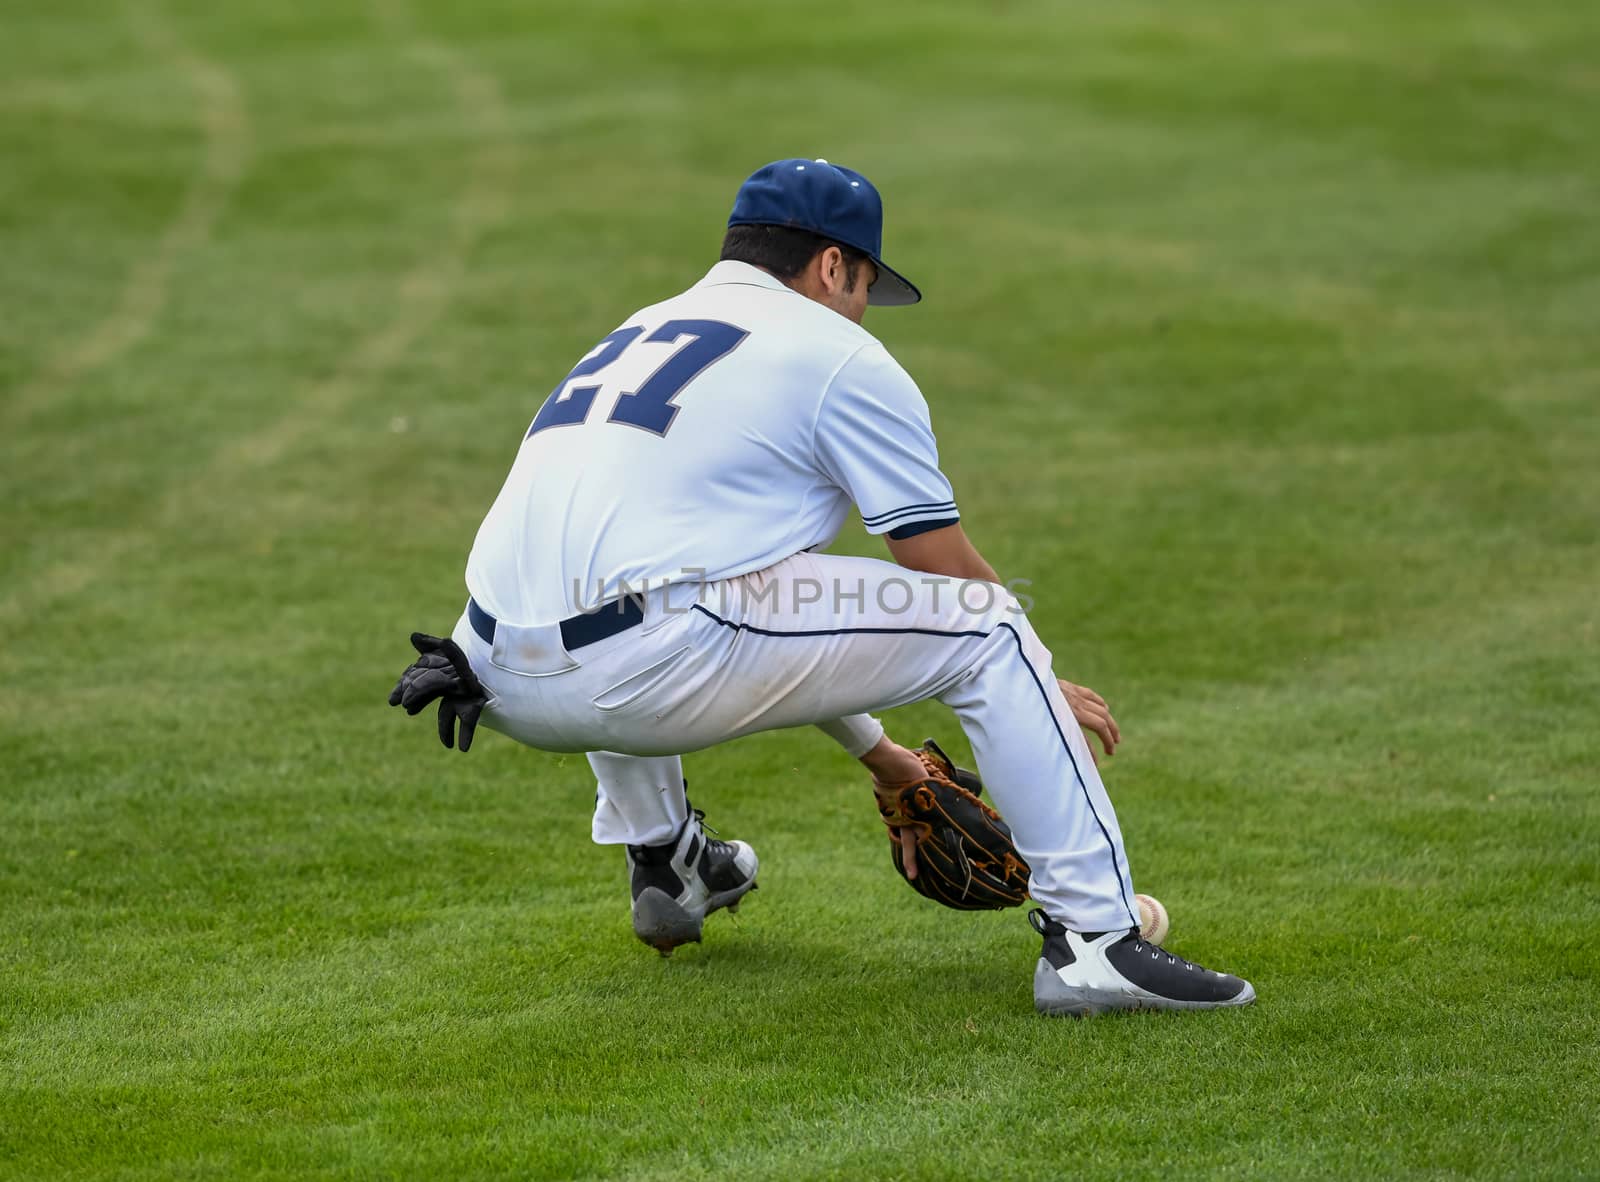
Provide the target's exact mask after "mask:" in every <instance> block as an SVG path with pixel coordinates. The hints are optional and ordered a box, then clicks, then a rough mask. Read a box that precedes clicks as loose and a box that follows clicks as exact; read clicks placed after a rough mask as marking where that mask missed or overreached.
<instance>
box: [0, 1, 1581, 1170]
mask: <svg viewBox="0 0 1600 1182" xmlns="http://www.w3.org/2000/svg"><path fill="white" fill-rule="evenodd" d="M0 27H3V28H4V29H5V30H6V35H5V36H4V37H3V38H0V161H3V164H0V259H3V263H0V275H3V284H0V391H3V402H0V486H3V492H4V496H5V499H6V504H7V506H8V512H7V513H6V514H5V515H4V519H3V522H0V542H3V545H0V627H3V628H4V634H5V637H6V640H5V643H4V646H3V649H0V680H3V685H4V688H3V690H0V709H3V716H4V721H3V722H0V768H3V792H0V1175H5V1176H11V1177H26V1178H53V1177H60V1178H85V1179H87V1178H105V1177H114V1178H150V1179H157V1178H162V1179H164V1178H202V1177H204V1178H234V1177H282V1178H306V1177H326V1178H350V1177H428V1178H459V1177H469V1176H508V1177H509V1176H519V1177H541V1178H560V1177H601V1176H608V1177H629V1178H674V1179H676V1178H697V1177H703V1178H716V1179H722V1178H728V1177H763V1178H765V1177H772V1178H777V1177H783V1178H839V1179H852V1178H862V1177H874V1178H918V1179H943V1178H952V1179H954V1178H973V1177H980V1176H981V1177H984V1178H987V1179H1011V1178H1016V1179H1031V1178H1046V1177H1050V1178H1060V1177H1075V1176H1088V1177H1100V1176H1103V1177H1170V1176H1172V1175H1173V1173H1174V1172H1178V1173H1187V1174H1202V1175H1223V1176H1257V1177H1285V1176H1335V1175H1340V1176H1348V1177H1366V1176H1376V1175H1385V1176H1397V1175H1405V1176H1472V1177H1516V1176H1543V1177H1575V1176H1581V1175H1590V1176H1593V1175H1594V1173H1595V1171H1596V1166H1595V1159H1594V1156H1593V1151H1594V1145H1595V1138H1596V1135H1597V1129H1596V1118H1595V1103H1596V1100H1597V1097H1600V1065H1597V1054H1600V1053H1597V1051H1596V1047H1597V1045H1600V1019H1597V1017H1596V1013H1595V999H1596V996H1597V978H1600V956H1597V954H1596V951H1595V941H1596V936H1597V934H1600V904H1597V886H1600V806H1597V803H1596V794H1595V785H1596V777H1597V771H1600V726H1597V723H1596V717H1597V716H1596V707H1597V702H1600V659H1597V658H1600V638H1597V636H1596V625H1597V621H1600V223H1597V222H1596V219H1595V209H1596V200H1597V197H1600V188H1597V177H1600V140H1597V139H1596V137H1595V128H1596V126H1600V73H1597V69H1596V65H1595V63H1596V61H1597V60H1600V21H1597V20H1596V18H1595V14H1594V12H1593V9H1592V5H1587V4H1581V3H1573V2H1571V0H1520V2H1519V3H1516V4H1510V5H1507V4H1502V3H1491V2H1490V0H1457V2H1454V3H1450V4H1443V3H1431V2H1425V0H1409V2H1401V0H1366V2H1362V3H1354V2H1329V3H1322V4H1311V3H1298V2H1292V0H1285V2H1282V3H1273V4H1269V3H1265V2H1262V3H1244V2H1242V0H1216V2H1213V3H1209V4H1205V5H1177V4H1169V5H1158V4H1152V3H1142V2H1134V3H1123V4H1090V3H1052V2H1045V0H1034V2H1026V0H1014V2H1006V3H999V2H995V3H986V4H975V3H969V2H966V0H961V2H954V0H952V2H949V3H932V2H928V0H919V2H915V3H913V2H911V0H905V2H902V3H894V2H890V0H876V2H874V3H871V4H860V3H851V4H845V3H835V2H831V0H829V2H825V3H813V4H806V5H777V4H773V5H754V4H734V3H730V2H727V0H713V2H702V3H700V4H696V5H673V4H664V3H659V2H657V3H648V2H645V0H629V2H621V0H612V2H606V3H588V4H583V5H562V6H557V5H553V4H543V3H540V4H529V3H526V2H523V0H496V2H494V3H475V4H471V5H446V4H444V3H442V2H435V3H431V4H423V3H422V2H421V0H417V4H416V6H415V7H413V8H408V7H406V6H405V3H404V0H375V2H374V3H373V4H372V5H371V6H362V5H360V4H353V3H345V2H339V3H318V4H314V5H313V4H305V5H295V4H283V3H267V2H266V0H248V2H247V0H230V2H229V3H227V4H206V3H201V2H199V0H182V2H180V0H166V2H165V3H162V4H157V3H154V0H129V3H127V4H126V5H124V6H123V7H120V8H118V7H115V6H113V5H109V4H100V3H90V2H88V0H65V2H62V3H56V4H51V5H39V4H25V3H24V2H23V0H3V4H0ZM796 153H804V154H815V155H824V156H827V157H829V158H831V159H835V160H839V161H842V162H847V163H850V164H852V165H855V166H857V167H860V168H862V169H863V170H865V171H867V172H868V173H869V175H871V176H873V177H874V179H875V180H877V181H878V182H879V184H880V185H881V187H882V188H883V190H884V192H885V195H886V199H887V202H888V206H889V225H888V257H889V259H890V261H891V262H893V263H894V264H895V265H896V266H898V267H901V268H903V269H904V270H905V271H906V272H907V273H908V274H910V275H911V276H912V277H913V278H915V279H916V280H918V281H919V282H920V283H921V284H922V285H923V287H924V289H925V291H926V292H927V295H928V299H927V302H926V304H925V305H924V306H923V307H921V308H918V309H914V310H910V311H892V310H891V311H882V312H875V313H874V314H873V315H872V316H871V317H870V318H869V321H868V326H869V327H870V328H872V329H874V330H875V331H876V332H878V333H879V334H880V335H881V336H882V337H883V339H884V340H885V341H886V342H887V343H888V344H889V346H890V347H891V348H892V349H893V350H894V351H895V352H896V354H897V355H898V356H899V357H900V358H901V359H902V360H903V361H904V362H905V363H906V365H907V366H908V368H909V369H910V370H911V371H912V373H913V374H914V375H915V376H917V377H918V378H919V380H920V381H921V383H922V385H923V388H924V390H925V391H926V393H927V395H928V398H929V401H930V403H931V404H932V406H933V409H934V418H935V425H936V427H937V429H938V431H939V434H940V439H941V443H942V447H943V451H944V456H945V460H946V466H947V468H948V470H949V472H950V474H951V476H952V478H953V480H954V482H955V485H956V489H957V495H958V498H959V500H960V502H961V504H962V506H963V509H964V512H965V516H966V522H967V525H968V528H969V531H970V532H971V533H972V535H973V536H974V537H975V539H976V540H977V541H978V543H979V545H980V546H981V547H983V549H984V550H985V552H986V553H987V554H988V555H989V557H990V558H991V559H992V560H993V561H994V563H995V565H996V566H997V567H998V568H999V569H1000V570H1001V571H1002V573H1003V574H1004V575H1006V576H1019V577H1026V578H1029V579H1032V580H1033V582H1034V587H1033V594H1034V597H1035V599H1036V600H1037V608H1036V610H1035V613H1034V618H1035V621H1036V623H1037V625H1038V627H1039V630H1040V632H1041V633H1042V634H1043V635H1044V637H1045V638H1046V641H1047V642H1048V643H1049V644H1050V645H1051V647H1052V648H1053V650H1054V651H1055V653H1056V654H1057V660H1058V665H1059V671H1060V672H1062V673H1063V674H1066V675H1070V676H1072V677H1073V678H1074V679H1075V680H1079V681H1083V682H1086V683H1088V684H1091V685H1093V686H1095V687H1096V688H1098V689H1100V690H1101V691H1102V692H1103V693H1105V695H1106V696H1107V697H1108V698H1109V699H1110V700H1111V702H1112V704H1113V706H1114V707H1115V708H1116V710H1117V712H1118V715H1119V718H1120V721H1121V723H1122V729H1123V732H1124V735H1125V738H1126V745H1125V748H1124V749H1123V751H1122V752H1120V753H1119V754H1118V755H1117V756H1116V757H1115V759H1114V760H1113V761H1112V765H1111V766H1109V767H1108V768H1107V771H1106V774H1107V778H1108V782H1109V784H1110V787H1111V790H1112V793H1113V796H1114V798H1115V799H1116V801H1117V802H1118V805H1119V809H1120V816H1121V820H1122V825H1123V828H1124V831H1125V833H1126V834H1127V839H1128V845H1129V850H1130V853H1131V857H1132V860H1133V866H1134V874H1135V881H1136V883H1137V884H1138V885H1139V886H1140V887H1141V888H1142V889H1146V890H1149V891H1152V892H1154V893H1156V894H1158V895H1160V896H1162V897H1163V898H1164V899H1165V901H1166V902H1167V903H1168V905H1169V907H1170V909H1171V911H1172V914H1173V922H1174V936H1173V939H1172V940H1171V944H1172V946H1173V947H1174V948H1175V949H1177V950H1178V951H1180V952H1183V953H1185V954H1188V955H1192V956H1195V957H1197V958H1199V959H1201V960H1203V961H1208V962H1214V963H1218V964H1221V965H1223V966H1225V967H1228V968H1232V969H1235V970H1237V971H1240V972H1242V973H1245V974H1247V975H1248V976H1250V977H1251V978H1252V979H1253V980H1254V981H1255V983H1256V985H1257V988H1258V990H1259V993H1260V998H1261V1000H1260V1002H1259V1004H1258V1005H1257V1006H1255V1007H1254V1008H1253V1009H1251V1010H1249V1011H1245V1012H1239V1013H1225V1014H1215V1015H1188V1016H1171V1017H1169V1016H1148V1015H1146V1016H1129V1017H1125V1018H1113V1019H1106V1020H1100V1021H1095V1022H1090V1023H1072V1022H1066V1021H1058V1022H1048V1021H1045V1020H1043V1019H1039V1018H1036V1017H1035V1016H1034V1014H1033V1013H1032V1009H1031V1004H1030V995H1029V977H1030V973H1031V970H1032V965H1033V960H1034V957H1035V956H1036V955H1037V950H1038V949H1037V942H1036V938H1035V937H1034V936H1033V935H1032V933H1031V932H1030V931H1029V930H1028V928H1027V926H1026V925H1025V924H1024V923H1023V921H1022V918H1021V916H1020V915H1019V914H1017V913H1015V912H1013V913H1010V914H1003V915H975V916H958V915H952V914H947V913H943V912H940V911H938V910H937V909H935V908H933V907H932V906H931V905H924V904H922V903H921V902H920V901H919V900H916V899H915V898H914V897H913V896H912V895H911V894H910V892H908V891H907V890H906V889H905V888H904V887H903V886H902V885H901V884H900V883H899V881H898V880H897V879H895V878H894V876H893V875H892V873H891V871H890V869H889V866H888V858H887V855H886V850H885V848H884V843H883V840H882V837H881V835H880V833H879V832H878V824H877V821H876V818H875V815H874V812H873V810H872V807H871V805H870V802H869V799H868V796H867V792H866V787H865V784H864V782H863V780H862V778H861V776H860V775H859V774H858V773H857V770H856V769H855V768H854V767H853V765H852V764H851V763H850V762H849V761H848V760H847V759H846V758H845V757H844V756H843V755H842V754H841V753H840V752H839V751H838V750H837V749H835V748H833V747H832V746H831V745H830V744H829V743H828V742H827V741H826V740H824V739H822V738H821V737H820V736H818V735H815V734H812V733H786V734H778V735H768V736H762V737H759V738H756V739H751V740H746V741H742V742H740V743H738V744H735V745H732V746H730V747H727V748H724V749H719V750H716V751H712V752H707V753H704V754H701V755H698V756H695V757H693V758H692V759H691V760H690V761H689V774H690V777H691V779H692V781H693V783H694V786H695V795H696V801H697V803H699V804H702V805H704V806H705V807H707V808H708V809H709V810H710V811H711V813H712V819H713V821H715V822H716V823H718V824H719V825H720V826H721V827H722V829H723V831H724V833H727V834H729V835H734V836H742V837H746V838H749V839H750V840H752V841H753V842H754V843H755V844H756V845H757V846H758V847H759V849H760V851H761V854H762V857H763V865H764V871H763V876H762V890H761V892H760V894H759V895H757V896H755V897H753V898H752V900H751V901H750V903H749V905H748V906H747V907H745V908H744V910H743V912H742V914H741V915H740V916H738V917H737V918H735V919H727V918H720V917H719V918H717V919H715V920H713V922H712V923H711V924H710V925H709V926H708V933H707V941H706V943H705V944H704V945H703V946H701V947H698V948H689V949H685V950H683V951H682V952H680V953H679V955H678V956H677V957H675V958H674V959H673V960H672V961H670V962H664V961H661V960H659V959H658V958H656V957H655V956H654V955H653V954H651V953H649V952H648V951H647V950H645V949H643V948H642V946H640V945H639V944H637V943H636V942H635V941H634V939H633V937H632V935H631V932H630V931H629V927H628V919H627V908H626V897H625V891H624V886H623V875H622V865H621V858H620V855H619V854H617V853H616V851H613V850H601V849H598V848H596V847H594V846H592V845H591V844H589V842H588V840H587V833H588V826H587V820H588V807H589V804H590V800H591V785H590V782H589V779H588V776H587V768H586V766H585V765H584V763H583V761H582V760H581V759H579V758H576V757H571V756H567V757H557V756H547V755H540V754H535V753H532V752H529V751H526V750H523V749H519V748H516V747H515V746H514V745H513V744H511V743H510V742H508V741H505V740H503V739H500V738H499V737H497V736H489V737H486V738H484V739H483V740H482V741H481V745H480V746H479V747H478V749H476V750H474V752H473V753H472V754H471V755H470V756H468V757H466V758H462V757H460V756H457V755H454V754H448V755H447V754H446V753H444V752H443V751H441V750H440V749H439V748H438V747H437V746H436V745H433V740H432V738H431V727H430V726H427V725H424V724H422V723H410V724H408V723H407V722H406V721H405V720H404V719H403V718H401V717H399V716H398V713H397V712H391V711H389V710H387V709H386V708H385V707H383V705H382V698H383V695H384V694H385V692H386V691H387V690H388V687H389V685H390V684H391V682H392V680H393V677H394V676H395V674H396V672H397V671H398V669H399V667H400V666H401V665H403V664H404V662H405V660H406V655H407V646H406V645H405V640H404V637H405V633H406V632H407V631H408V630H409V629H410V628H412V627H416V626H430V627H432V628H434V629H444V628H448V627H449V626H450V623H451V621H452V620H453V619H454V616H455V613H456V612H457V611H458V610H459V608H460V604H461V601H462V596H463V592H462V587H461V581H460V570H461V566H462V563H463V560H464V556H465V553H466V549H467V546H468V544H469V542H470V540H471V535H472V531H473V529H474V528H475V527H476V524H477V521H478V518H479V516H480V515H481V513H482V512H483V510H484V509H485V508H486V506H487V505H488V503H489V500H490V499H491V498H492V496H493V494H494V491H495V489H496V488H497V487H498V484H499V482H500V480H501V478H502V476H503V474H504V470H505V468H506V466H507V464H508V463H509V461H510V458H511V456H512V454H513V452H514V450H515V447H516V444H517V441H518V439H519V438H520V435H521V432H522V430H523V429H524V427H525V425H526V423H527V421H528V420H529V418H530V417H531V415H532V413H533V411H534V409H535V408H536V407H537V405H538V403H539V401H540V400H541V399H542V398H543V396H544V394H545V392H546V391H547V390H548V388H549V387H550V386H551V385H552V384H553V382H554V380H555V378H556V377H558V376H559V375H560V374H561V373H562V372H564V371H565V370H566V368H568V366H569V365H570V364H571V361H572V359H573V358H574V357H576V356H578V355H580V354H581V353H582V352H583V351H584V350H586V349H588V348H589V347H590V346H591V345H592V344H593V342H594V341H595V340H596V339H598V337H599V336H601V335H602V334H603V333H605V332H606V331H609V329H610V328H611V327H612V326H613V325H614V324H615V323H617V322H618V320H620V318H621V317H623V316H624V315H626V314H627V313H629V312H630V311H632V310H633V309H634V308H635V307H637V306H639V305H641V304H644V303H647V302H650V301H653V300H655V299H658V298H660V297H662V296H664V295H666V294H670V293H671V292H673V291H675V290H678V289H679V288H680V287H682V286H686V285H687V284H688V283H689V282H691V281H693V280H694V279H695V278H697V277H698V275H699V274H700V272H701V270H702V269H703V267H704V266H705V265H706V264H707V263H708V262H709V260H710V259H711V257H712V256H713V254H714V251H715V247H716V244H717V240H718V236H719V227H720V224H721V218H722V216H723V215H724V212H725V209H726V206H727V204H728V202H729V200H730V199H731V196H732V191H733V187H734V186H735V184H736V183H737V181H738V179H739V178H740V177H741V176H742V175H743V174H744V173H745V172H747V171H748V170H750V169H751V168H753V167H755V166H756V165H757V164H760V163H762V162H764V161H765V160H768V159H771V158H774V157H777V156H782V155H789V154H796ZM871 545H872V543H870V542H869V541H868V540H867V539H866V538H865V537H864V536H862V535H860V534H859V533H858V532H850V533H847V535H846V537H845V538H844V539H843V540H842V542H841V546H842V547H844V548H856V549H860V550H861V551H863V552H871ZM890 721H891V725H892V729H893V731H894V733H895V734H897V735H898V736H899V737H901V738H903V739H907V740H912V741H915V740H917V739H920V737H921V736H922V735H923V734H924V733H928V732H933V733H937V734H939V735H940V736H942V737H943V738H945V739H946V740H947V741H950V743H951V746H953V747H955V748H956V749H958V750H961V751H963V752H964V751H965V748H964V745H962V744H961V743H959V742H956V741H955V738H956V736H955V734H954V729H955V728H954V726H953V723H952V721H951V720H950V718H949V716H948V715H947V714H946V713H945V712H944V711H943V710H942V709H941V708H938V707H932V706H929V707H917V708H912V709H907V710H903V711H900V712H898V713H896V714H895V715H894V716H892V718H891V719H890Z"/></svg>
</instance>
